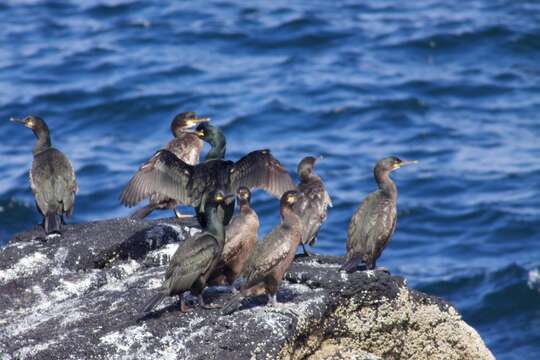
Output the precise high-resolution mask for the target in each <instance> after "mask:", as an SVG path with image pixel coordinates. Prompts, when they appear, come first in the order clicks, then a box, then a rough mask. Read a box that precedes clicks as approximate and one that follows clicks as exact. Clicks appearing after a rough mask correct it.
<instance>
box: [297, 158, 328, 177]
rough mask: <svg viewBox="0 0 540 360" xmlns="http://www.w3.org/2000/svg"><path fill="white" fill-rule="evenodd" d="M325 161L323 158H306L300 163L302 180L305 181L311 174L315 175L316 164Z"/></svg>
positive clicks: (299, 168) (298, 170)
mask: <svg viewBox="0 0 540 360" xmlns="http://www.w3.org/2000/svg"><path fill="white" fill-rule="evenodd" d="M322 159H323V157H322V156H318V157H314V156H306V157H305V158H303V159H302V160H301V161H300V163H298V169H297V172H298V176H299V177H300V179H304V178H307V177H309V176H310V175H311V174H313V169H314V168H315V164H316V163H317V162H319V161H321V160H322Z"/></svg>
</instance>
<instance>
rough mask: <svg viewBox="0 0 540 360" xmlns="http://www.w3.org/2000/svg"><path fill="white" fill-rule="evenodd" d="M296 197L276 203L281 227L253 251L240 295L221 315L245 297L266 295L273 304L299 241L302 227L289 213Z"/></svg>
mask: <svg viewBox="0 0 540 360" xmlns="http://www.w3.org/2000/svg"><path fill="white" fill-rule="evenodd" d="M298 197H299V193H298V192H297V191H287V192H286V193H285V194H283V196H282V198H281V203H280V212H281V224H279V225H278V226H277V227H276V228H274V230H272V232H271V233H270V234H268V235H267V236H266V237H265V238H264V240H263V241H261V242H259V243H258V244H257V246H256V247H255V250H254V251H253V254H252V255H251V257H250V258H249V259H248V262H247V264H246V267H245V269H244V271H243V272H242V275H243V276H244V278H245V282H244V284H243V285H242V287H241V289H240V293H239V294H238V295H236V296H235V297H233V299H231V301H229V302H228V303H227V305H225V307H224V309H223V312H224V313H225V314H230V313H232V312H234V311H235V310H236V309H238V307H239V306H240V302H241V300H242V299H243V298H244V297H246V296H253V295H261V294H266V295H267V296H268V299H269V302H270V305H274V304H275V303H276V294H277V291H278V289H279V287H280V285H281V282H282V281H283V276H284V275H285V272H286V271H287V270H288V269H289V267H290V266H291V263H292V261H293V259H294V256H295V254H296V248H297V247H298V244H299V243H300V241H301V240H302V224H301V222H300V218H299V217H298V215H296V214H295V213H294V211H293V209H292V207H293V205H294V204H295V203H296V201H297V200H298Z"/></svg>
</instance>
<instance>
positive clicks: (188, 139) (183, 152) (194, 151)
mask: <svg viewBox="0 0 540 360" xmlns="http://www.w3.org/2000/svg"><path fill="white" fill-rule="evenodd" d="M209 120H210V119H209V118H207V117H197V115H196V114H195V113H194V112H191V111H190V112H183V113H180V114H178V115H176V116H175V117H174V119H173V121H172V122H171V132H172V134H173V136H174V139H173V140H171V141H169V143H168V144H167V145H166V146H165V148H164V149H166V150H169V151H170V152H172V153H173V154H174V155H176V157H177V158H179V159H181V160H182V161H184V162H185V163H187V164H190V165H196V164H198V163H199V155H200V153H201V150H202V147H203V142H202V140H201V139H199V137H198V136H197V135H196V134H195V133H193V132H190V131H188V130H189V129H190V128H192V127H193V126H195V125H197V124H200V123H202V122H208V121H209ZM178 205H180V202H179V201H177V200H174V199H171V198H169V197H167V196H163V195H160V194H152V195H151V196H150V201H149V203H148V205H146V206H144V207H142V208H140V209H139V210H137V211H135V212H134V213H133V214H132V215H131V216H130V217H131V218H132V219H144V218H145V217H147V216H148V215H150V214H151V213H152V211H154V210H156V209H171V210H173V211H174V214H175V216H176V217H177V218H180V217H182V215H181V214H180V213H179V212H178V210H177V209H176V207H177V206H178Z"/></svg>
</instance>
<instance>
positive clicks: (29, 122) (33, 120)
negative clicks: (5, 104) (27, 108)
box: [10, 115, 49, 131]
mask: <svg viewBox="0 0 540 360" xmlns="http://www.w3.org/2000/svg"><path fill="white" fill-rule="evenodd" d="M10 121H11V122H14V123H18V124H22V125H24V126H26V127H27V128H29V129H32V130H34V131H37V130H41V129H43V130H47V131H48V130H49V128H48V127H47V124H46V123H45V121H44V120H43V119H42V118H40V117H39V116H33V115H28V116H27V117H25V118H23V119H20V118H13V117H12V118H11V119H10Z"/></svg>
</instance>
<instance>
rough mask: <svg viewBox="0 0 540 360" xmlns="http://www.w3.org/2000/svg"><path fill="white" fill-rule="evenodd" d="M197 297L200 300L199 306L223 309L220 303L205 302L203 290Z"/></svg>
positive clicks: (207, 308)
mask: <svg viewBox="0 0 540 360" xmlns="http://www.w3.org/2000/svg"><path fill="white" fill-rule="evenodd" d="M197 299H198V300H199V306H200V307H202V308H203V309H206V310H211V309H221V308H222V307H223V306H222V305H219V304H207V303H205V302H204V298H203V294H202V292H201V293H200V294H199V296H197Z"/></svg>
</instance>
